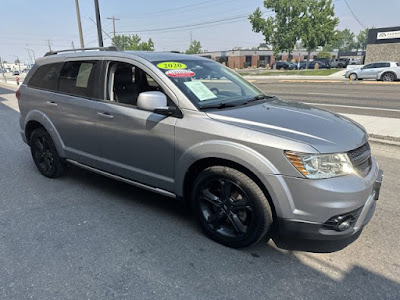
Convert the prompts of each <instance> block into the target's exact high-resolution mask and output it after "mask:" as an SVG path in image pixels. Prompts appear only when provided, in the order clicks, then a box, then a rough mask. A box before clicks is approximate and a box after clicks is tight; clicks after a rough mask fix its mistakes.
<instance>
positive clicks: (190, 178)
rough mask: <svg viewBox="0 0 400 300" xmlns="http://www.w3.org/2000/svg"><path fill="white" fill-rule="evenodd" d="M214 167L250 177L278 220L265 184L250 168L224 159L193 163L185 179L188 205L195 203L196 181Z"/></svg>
mask: <svg viewBox="0 0 400 300" xmlns="http://www.w3.org/2000/svg"><path fill="white" fill-rule="evenodd" d="M212 166H224V167H230V168H232V169H236V170H238V171H240V172H242V173H243V174H245V175H247V176H248V177H250V178H251V179H252V180H253V181H254V182H255V183H256V184H257V185H258V186H259V187H260V188H261V190H262V191H263V192H264V194H265V196H266V198H267V199H268V203H269V204H270V206H271V210H272V214H273V218H274V220H276V215H277V214H276V206H275V202H274V201H273V200H272V197H271V194H270V192H269V190H268V189H267V188H266V186H265V184H264V183H263V182H262V181H261V179H260V178H259V177H258V176H257V175H256V174H254V173H253V172H252V171H251V170H249V169H248V168H246V167H244V166H243V165H241V164H239V163H236V162H234V161H231V160H227V159H223V158H217V157H209V158H203V159H200V160H198V161H196V162H195V163H193V164H192V165H191V166H190V168H189V169H188V171H187V172H186V175H185V178H184V185H183V186H184V190H183V199H184V201H185V202H186V204H188V205H190V207H192V205H193V203H191V199H190V193H191V187H192V186H193V183H194V181H195V180H196V178H197V176H198V175H199V174H200V173H201V172H202V171H203V170H205V169H207V168H208V167H212Z"/></svg>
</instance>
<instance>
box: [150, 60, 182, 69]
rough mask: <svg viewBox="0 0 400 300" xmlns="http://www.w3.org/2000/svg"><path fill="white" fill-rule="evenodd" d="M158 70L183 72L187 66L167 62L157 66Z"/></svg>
mask: <svg viewBox="0 0 400 300" xmlns="http://www.w3.org/2000/svg"><path fill="white" fill-rule="evenodd" d="M157 68H160V69H164V70H181V69H186V68H187V66H186V65H185V64H183V63H179V62H173V61H167V62H162V63H159V64H158V65H157Z"/></svg>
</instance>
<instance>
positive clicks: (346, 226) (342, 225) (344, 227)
mask: <svg viewBox="0 0 400 300" xmlns="http://www.w3.org/2000/svg"><path fill="white" fill-rule="evenodd" d="M350 226H351V223H350V219H347V220H345V221H343V222H341V223H339V224H338V225H337V229H338V230H339V231H345V230H347V229H349V228H350Z"/></svg>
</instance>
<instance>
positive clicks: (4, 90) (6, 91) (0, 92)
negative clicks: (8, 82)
mask: <svg viewBox="0 0 400 300" xmlns="http://www.w3.org/2000/svg"><path fill="white" fill-rule="evenodd" d="M0 83H1V82H0ZM14 93H15V91H14V90H12V89H11V88H8V87H6V86H5V85H1V84H0V95H5V94H14ZM0 101H5V99H4V98H1V97H0Z"/></svg>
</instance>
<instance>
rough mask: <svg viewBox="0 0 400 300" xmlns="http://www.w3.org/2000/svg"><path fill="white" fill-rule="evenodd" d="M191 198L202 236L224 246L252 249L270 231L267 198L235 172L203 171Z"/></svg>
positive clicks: (218, 167) (228, 169)
mask: <svg viewBox="0 0 400 300" xmlns="http://www.w3.org/2000/svg"><path fill="white" fill-rule="evenodd" d="M191 199H192V201H193V204H194V205H193V206H194V212H195V215H196V218H197V220H198V222H199V223H200V226H201V228H202V229H203V231H204V232H205V234H206V235H207V236H208V237H210V238H211V239H213V240H214V241H216V242H218V243H220V244H223V245H225V246H228V247H232V248H243V247H248V246H251V245H253V244H255V243H257V242H258V241H259V240H260V239H262V238H263V237H264V236H265V234H266V233H267V232H268V231H269V230H270V229H271V225H272V223H273V217H272V211H271V207H270V205H269V202H268V199H267V197H266V196H265V194H264V192H263V191H262V190H261V188H260V187H259V186H258V185H257V184H256V183H255V182H254V181H253V180H252V179H251V178H250V177H248V176H247V175H246V174H244V173H242V172H240V171H238V170H236V169H233V168H230V167H225V166H213V167H209V168H207V169H205V170H204V171H202V172H201V173H200V175H199V176H198V177H197V179H196V180H195V182H194V184H193V188H192V193H191Z"/></svg>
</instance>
